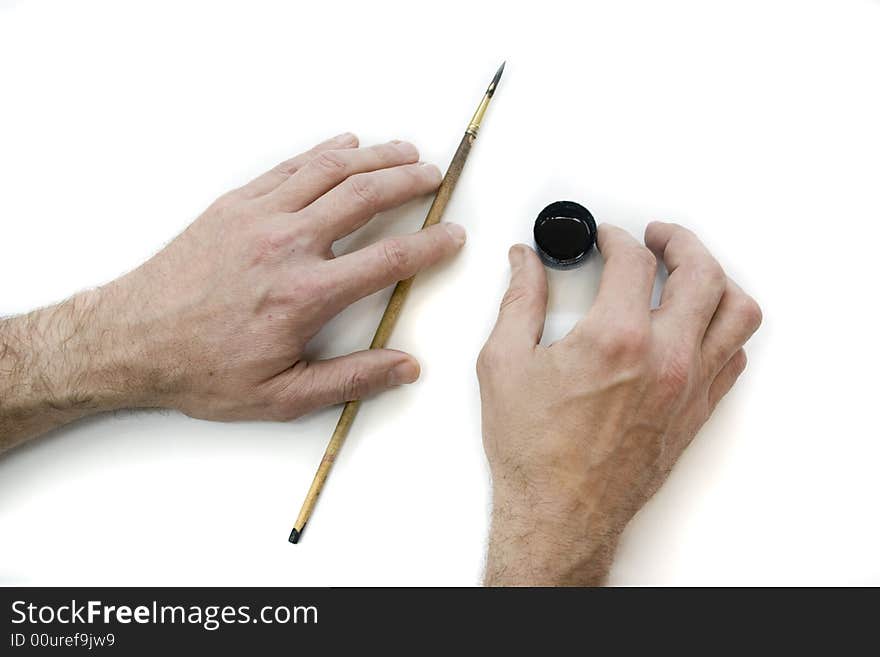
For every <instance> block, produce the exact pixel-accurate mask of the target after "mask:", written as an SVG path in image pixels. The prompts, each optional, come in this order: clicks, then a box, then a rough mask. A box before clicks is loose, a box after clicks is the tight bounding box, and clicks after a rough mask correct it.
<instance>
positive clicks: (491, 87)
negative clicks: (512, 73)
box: [487, 60, 507, 97]
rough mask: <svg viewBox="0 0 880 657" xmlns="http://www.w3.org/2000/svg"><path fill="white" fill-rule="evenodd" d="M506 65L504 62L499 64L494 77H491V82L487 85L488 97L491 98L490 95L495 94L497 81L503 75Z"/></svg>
mask: <svg viewBox="0 0 880 657" xmlns="http://www.w3.org/2000/svg"><path fill="white" fill-rule="evenodd" d="M506 63H507V61H506V60H505V61H503V62H501V66H499V67H498V70H497V71H495V77H493V78H492V82H490V83H489V89H488V90H487V93H488V94H489V96H490V97H491V96H492V94H494V93H495V88H496V87H497V86H498V81H499V80H500V79H501V74H502V73H504V65H505V64H506Z"/></svg>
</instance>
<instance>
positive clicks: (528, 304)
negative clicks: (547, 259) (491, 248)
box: [490, 244, 547, 347]
mask: <svg viewBox="0 0 880 657" xmlns="http://www.w3.org/2000/svg"><path fill="white" fill-rule="evenodd" d="M508 258H509V260H510V285H509V286H508V288H507V292H506V293H505V294H504V298H503V299H502V300H501V310H499V311H498V321H497V323H496V324H495V329H494V330H493V331H492V337H491V338H490V339H491V340H499V341H500V342H501V343H502V344H507V345H516V344H526V345H527V346H529V347H534V346H535V345H537V344H538V343H539V342H540V341H541V335H542V334H543V333H544V319H545V318H546V315H547V273H546V272H545V271H544V265H542V264H541V261H540V260H539V259H538V256H537V254H536V253H535V252H534V251H532V250H531V249H530V248H529V247H527V246H525V245H523V244H515V245H514V246H512V247H511V249H510V252H509V253H508Z"/></svg>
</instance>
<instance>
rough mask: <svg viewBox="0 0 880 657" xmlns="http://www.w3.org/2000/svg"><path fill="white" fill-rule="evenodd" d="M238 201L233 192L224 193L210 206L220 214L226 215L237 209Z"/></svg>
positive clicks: (239, 199) (236, 195) (238, 198)
mask: <svg viewBox="0 0 880 657" xmlns="http://www.w3.org/2000/svg"><path fill="white" fill-rule="evenodd" d="M240 201H241V198H240V196H239V195H238V194H237V193H236V192H235V191H231V192H226V193H225V194H223V195H222V196H220V197H218V198H217V200H215V201H214V202H213V203H212V204H211V208H212V209H213V210H215V211H217V212H220V213H221V214H228V213H231V212H234V211H235V210H236V209H237V208H238V206H239V203H240Z"/></svg>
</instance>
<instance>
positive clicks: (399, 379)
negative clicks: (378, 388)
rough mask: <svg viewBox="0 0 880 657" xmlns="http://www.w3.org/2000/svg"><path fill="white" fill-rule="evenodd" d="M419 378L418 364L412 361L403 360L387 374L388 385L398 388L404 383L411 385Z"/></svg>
mask: <svg viewBox="0 0 880 657" xmlns="http://www.w3.org/2000/svg"><path fill="white" fill-rule="evenodd" d="M418 378H419V366H418V363H416V362H415V361H412V360H405V361H403V362H402V363H398V364H397V365H395V366H394V367H392V368H391V371H389V372H388V385H389V386H399V385H403V384H404V383H412V382H413V381H415V380H416V379H418Z"/></svg>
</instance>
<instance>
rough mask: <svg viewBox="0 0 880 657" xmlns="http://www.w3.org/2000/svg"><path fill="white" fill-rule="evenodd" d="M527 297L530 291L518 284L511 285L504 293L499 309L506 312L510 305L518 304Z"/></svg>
mask: <svg viewBox="0 0 880 657" xmlns="http://www.w3.org/2000/svg"><path fill="white" fill-rule="evenodd" d="M527 297H528V291H527V290H526V289H525V288H523V287H520V286H518V285H514V286H512V287H509V288H507V291H506V292H505V293H504V296H503V297H501V306H500V308H499V311H500V312H504V311H505V310H507V309H508V308H509V307H510V306H513V305H516V304H518V303H520V302H521V301H525V300H526V298H527Z"/></svg>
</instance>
